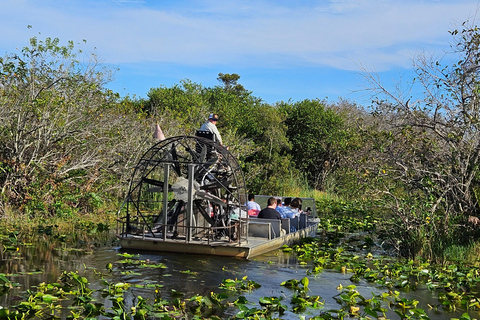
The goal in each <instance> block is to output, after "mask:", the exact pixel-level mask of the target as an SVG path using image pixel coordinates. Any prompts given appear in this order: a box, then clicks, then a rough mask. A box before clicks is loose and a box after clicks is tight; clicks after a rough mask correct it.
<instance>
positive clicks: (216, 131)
mask: <svg viewBox="0 0 480 320" xmlns="http://www.w3.org/2000/svg"><path fill="white" fill-rule="evenodd" d="M210 128H211V131H212V132H213V134H215V136H216V137H217V142H218V143H220V144H221V145H222V146H223V141H222V136H221V135H220V132H219V131H218V129H217V126H216V125H214V124H213V123H212V125H211V126H210Z"/></svg>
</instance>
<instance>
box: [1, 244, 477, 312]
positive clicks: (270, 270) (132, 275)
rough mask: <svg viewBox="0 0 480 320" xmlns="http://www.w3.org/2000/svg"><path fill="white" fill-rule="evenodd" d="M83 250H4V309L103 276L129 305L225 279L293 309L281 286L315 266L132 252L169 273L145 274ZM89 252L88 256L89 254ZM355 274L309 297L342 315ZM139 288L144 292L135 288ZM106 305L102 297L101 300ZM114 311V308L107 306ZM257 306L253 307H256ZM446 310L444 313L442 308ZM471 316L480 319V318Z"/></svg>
mask: <svg viewBox="0 0 480 320" xmlns="http://www.w3.org/2000/svg"><path fill="white" fill-rule="evenodd" d="M81 249H82V250H73V251H72V250H66V249H65V248H58V247H53V245H50V244H48V243H35V246H33V245H32V246H26V247H24V246H19V249H18V251H16V250H12V249H11V248H10V250H6V251H5V250H4V251H2V252H0V273H3V274H7V275H8V278H9V279H10V280H11V281H13V282H17V283H19V284H20V287H19V288H15V289H13V290H11V291H10V292H9V293H8V294H5V295H2V296H0V306H10V305H15V304H16V303H18V301H21V300H22V299H23V298H24V291H25V290H26V289H29V288H31V287H32V286H36V285H37V284H39V283H41V282H46V283H52V282H56V281H57V279H58V277H59V275H60V274H61V273H62V272H63V271H72V270H74V271H78V272H79V273H80V274H81V275H85V276H86V277H87V278H88V279H89V281H90V288H91V289H94V290H99V289H102V288H104V286H103V285H101V283H100V278H99V277H98V274H97V275H95V273H98V272H101V273H102V274H104V275H105V278H106V279H108V280H109V281H111V282H128V283H130V284H132V286H131V288H130V289H129V291H128V293H127V295H126V301H131V302H132V303H133V302H134V301H135V297H136V296H138V295H141V296H142V297H144V298H149V295H150V298H151V295H152V293H153V290H152V288H145V289H144V288H142V287H141V286H142V285H143V284H145V283H151V284H158V285H160V286H162V288H161V290H162V298H163V299H167V300H168V299H169V298H170V294H171V292H172V289H173V290H176V291H179V292H183V293H185V294H186V297H190V296H193V295H195V294H200V295H207V294H209V293H210V292H211V291H214V292H221V289H219V285H220V283H221V282H222V280H223V279H236V278H237V279H241V278H243V277H244V276H247V277H248V279H249V280H253V281H256V282H258V283H259V284H261V288H259V289H256V290H253V291H252V292H247V293H244V294H243V295H244V296H245V297H246V298H247V299H248V301H251V302H253V303H258V301H259V299H260V298H261V297H266V296H269V297H270V296H271V297H284V300H283V301H282V303H284V304H287V305H289V301H290V299H291V297H292V295H293V291H291V290H290V289H288V288H285V287H283V286H280V283H282V282H283V281H286V280H290V279H297V280H300V279H302V278H303V277H305V276H307V270H308V269H309V268H310V267H311V266H310V265H308V264H307V265H304V266H302V265H300V264H298V263H297V261H296V258H295V256H294V255H292V254H288V253H283V252H282V251H274V252H270V253H267V254H264V255H262V256H259V257H257V258H256V259H254V260H240V259H235V258H223V257H213V256H200V255H185V254H169V253H149V252H131V251H129V252H128V253H135V254H138V256H135V257H134V259H138V260H146V261H148V262H149V263H163V264H164V265H165V266H166V268H142V267H139V266H135V265H125V264H122V263H118V262H119V261H121V260H123V259H124V257H122V256H121V254H122V253H124V251H123V250H122V249H121V248H119V247H117V246H116V245H115V244H112V245H107V246H103V247H97V248H88V247H87V248H81ZM85 249H87V250H85ZM109 263H112V264H113V269H112V271H111V272H109V271H108V270H107V269H106V265H107V264H109ZM350 276H351V275H349V274H342V273H340V272H337V271H334V270H324V271H323V272H321V273H319V274H317V275H309V276H308V278H309V280H310V284H309V288H310V291H309V295H319V296H320V297H322V300H324V301H325V307H324V308H325V309H337V308H339V307H340V306H339V305H338V304H337V302H336V301H335V299H334V296H335V295H337V294H338V293H339V291H338V290H337V289H336V288H337V287H338V286H339V285H340V284H341V285H343V286H348V285H352V284H354V283H352V282H351V281H350ZM135 284H137V285H138V286H135ZM355 285H356V286H357V289H358V290H359V292H360V293H361V294H362V295H363V296H364V297H366V298H370V297H371V296H372V293H374V294H379V293H381V292H386V291H388V289H385V288H380V287H378V286H376V285H375V284H372V283H366V282H360V283H355ZM402 297H406V298H409V299H417V300H419V301H420V304H419V305H418V307H421V308H423V309H425V310H426V311H427V313H428V315H429V317H430V318H431V319H451V318H452V317H459V316H460V315H461V314H462V313H463V312H465V310H458V311H457V312H455V313H445V312H443V311H440V312H439V311H435V310H433V309H430V308H429V307H428V304H430V305H432V306H434V305H438V304H439V302H438V299H437V298H436V293H434V292H430V291H429V290H427V289H426V288H424V287H419V288H418V289H417V290H415V291H411V292H402ZM96 298H97V299H98V300H99V301H102V298H101V297H100V295H98V297H96ZM104 303H105V305H106V306H107V307H108V304H109V302H108V301H105V302H104ZM252 306H253V305H252ZM440 309H441V308H440ZM237 311H238V310H236V309H233V308H232V309H231V310H226V311H225V314H224V316H225V317H229V316H233V315H234V314H235V312H237ZM319 313H320V311H319V310H308V311H307V312H306V313H305V314H304V315H305V316H306V317H307V318H308V317H312V316H315V315H318V314H319ZM388 316H389V318H391V319H399V317H398V316H397V315H396V314H395V313H394V312H393V311H392V312H390V313H389V314H388ZM471 316H474V317H477V318H478V316H479V314H478V312H475V314H471ZM282 318H283V319H298V318H299V315H298V314H294V313H291V312H287V313H286V314H285V315H283V316H282Z"/></svg>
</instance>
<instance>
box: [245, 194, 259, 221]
mask: <svg viewBox="0 0 480 320" xmlns="http://www.w3.org/2000/svg"><path fill="white" fill-rule="evenodd" d="M261 209H262V208H260V205H259V204H258V203H256V202H255V195H254V194H253V193H250V194H249V195H248V202H247V212H248V215H249V216H258V213H259V212H260V210H261Z"/></svg>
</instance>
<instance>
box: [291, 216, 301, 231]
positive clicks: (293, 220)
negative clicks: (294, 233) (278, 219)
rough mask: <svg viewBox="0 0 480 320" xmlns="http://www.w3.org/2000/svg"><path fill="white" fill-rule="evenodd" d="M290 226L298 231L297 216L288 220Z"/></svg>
mask: <svg viewBox="0 0 480 320" xmlns="http://www.w3.org/2000/svg"><path fill="white" fill-rule="evenodd" d="M290 226H292V227H294V228H295V230H298V229H299V226H300V224H299V219H298V216H296V217H295V218H290Z"/></svg>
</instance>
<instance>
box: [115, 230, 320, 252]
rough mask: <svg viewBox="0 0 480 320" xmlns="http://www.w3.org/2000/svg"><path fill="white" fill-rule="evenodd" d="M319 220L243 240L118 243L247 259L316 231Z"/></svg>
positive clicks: (131, 239)
mask: <svg viewBox="0 0 480 320" xmlns="http://www.w3.org/2000/svg"><path fill="white" fill-rule="evenodd" d="M317 227H318V224H312V225H310V226H308V227H307V228H305V229H301V230H298V231H296V232H292V233H288V234H285V235H282V236H280V237H277V238H273V239H270V240H269V239H266V238H260V237H249V238H248V240H246V241H243V242H240V243H239V242H230V243H227V242H221V241H219V242H214V241H211V242H209V243H206V242H205V241H195V240H192V241H189V242H186V241H185V240H175V239H166V240H163V239H159V238H147V237H142V236H135V235H128V236H126V237H119V239H120V245H121V246H122V248H124V249H129V250H145V251H157V252H175V253H187V254H200V255H215V256H226V257H236V258H243V259H250V258H253V257H255V256H258V255H260V254H263V253H266V252H269V251H272V250H276V249H279V248H281V247H282V246H284V245H292V244H294V243H297V242H298V241H300V239H302V238H306V237H313V236H315V235H316V232H317Z"/></svg>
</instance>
